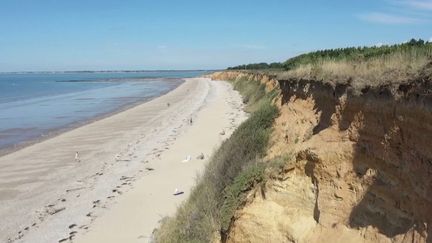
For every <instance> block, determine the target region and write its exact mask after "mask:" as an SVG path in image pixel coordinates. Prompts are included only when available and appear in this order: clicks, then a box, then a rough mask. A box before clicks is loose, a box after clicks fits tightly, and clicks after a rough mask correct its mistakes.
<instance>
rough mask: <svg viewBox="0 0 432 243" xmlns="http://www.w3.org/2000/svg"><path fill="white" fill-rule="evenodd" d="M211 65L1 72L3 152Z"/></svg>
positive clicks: (143, 97)
mask: <svg viewBox="0 0 432 243" xmlns="http://www.w3.org/2000/svg"><path fill="white" fill-rule="evenodd" d="M206 73H208V72H207V71H127V72H124V71H123V72H38V73H0V152H5V151H11V150H13V149H17V148H20V147H22V146H25V145H27V144H30V143H32V142H35V141H40V140H42V139H44V138H47V137H49V136H52V135H55V134H58V133H60V132H61V131H65V130H68V129H72V128H75V127H78V126H80V125H83V124H86V123H89V122H90V121H93V120H95V119H98V118H100V117H104V116H107V115H110V114H113V113H115V112H118V111H121V110H124V109H126V108H129V107H133V106H134V105H136V104H139V103H142V102H145V101H148V100H150V99H153V98H155V97H158V96H161V95H163V94H165V93H167V92H169V91H170V90H172V89H174V88H176V87H177V86H179V85H180V84H181V83H182V82H183V80H182V79H183V78H190V77H197V76H200V75H203V74H206Z"/></svg>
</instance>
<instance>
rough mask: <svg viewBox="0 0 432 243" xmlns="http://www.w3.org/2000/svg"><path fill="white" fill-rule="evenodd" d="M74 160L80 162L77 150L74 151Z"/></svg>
mask: <svg viewBox="0 0 432 243" xmlns="http://www.w3.org/2000/svg"><path fill="white" fill-rule="evenodd" d="M75 162H80V159H79V153H78V152H76V153H75Z"/></svg>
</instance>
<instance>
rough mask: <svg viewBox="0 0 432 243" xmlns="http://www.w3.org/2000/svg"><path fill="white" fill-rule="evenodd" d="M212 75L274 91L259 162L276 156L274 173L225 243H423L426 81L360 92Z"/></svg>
mask: <svg viewBox="0 0 432 243" xmlns="http://www.w3.org/2000/svg"><path fill="white" fill-rule="evenodd" d="M216 75H217V76H215V77H214V78H215V79H231V80H232V79H236V78H239V77H242V78H243V79H245V80H247V79H250V78H253V79H259V80H261V82H263V83H268V88H269V89H273V88H277V89H280V93H281V95H280V96H279V97H278V98H277V99H276V100H275V102H276V103H277V104H278V106H279V108H280V116H279V117H278V118H277V120H276V122H275V125H274V132H273V135H272V146H271V148H270V150H269V151H268V155H267V158H268V159H269V160H271V159H273V158H278V157H279V158H283V160H284V164H283V169H281V170H280V171H279V172H278V173H276V174H275V173H273V174H271V175H270V178H271V179H269V180H268V181H267V182H266V184H265V185H264V190H262V188H261V189H257V190H253V191H251V192H250V193H249V195H248V200H247V203H246V205H245V206H244V207H242V208H241V209H239V210H238V211H237V212H236V215H235V218H234V220H233V223H232V226H231V228H230V233H229V237H228V239H227V241H229V242H432V222H431V221H432V81H431V80H430V79H429V78H427V77H425V78H419V79H417V80H412V81H407V82H405V83H403V84H387V85H381V86H377V87H367V86H366V87H362V88H361V89H359V88H353V87H352V86H351V85H350V84H349V83H346V84H343V83H342V84H331V83H323V82H321V81H314V80H277V79H276V78H275V77H269V76H266V75H263V74H247V73H244V72H222V73H218V74H216ZM275 80H276V81H277V83H276V84H275Z"/></svg>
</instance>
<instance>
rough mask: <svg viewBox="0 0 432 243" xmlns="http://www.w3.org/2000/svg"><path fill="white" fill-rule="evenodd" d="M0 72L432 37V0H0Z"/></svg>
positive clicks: (278, 55)
mask: <svg viewBox="0 0 432 243" xmlns="http://www.w3.org/2000/svg"><path fill="white" fill-rule="evenodd" d="M0 33H1V34H0V71H42V70H50V71H51V70H52V71H59V70H113V69H115V70H118V69H213V68H225V67H227V66H231V65H237V64H243V63H252V62H261V61H264V62H273V61H284V60H286V59H287V58H289V57H292V56H294V55H297V54H300V53H303V52H307V51H311V50H316V49H322V48H335V47H345V46H358V45H375V44H379V43H383V44H391V43H398V42H403V41H406V40H408V39H410V38H413V37H414V38H423V39H426V40H429V39H431V38H432V0H333V1H332V0H316V1H289V0H285V1H283V0H266V1H264V0H262V1H256V0H247V1H246V0H245V1H243V0H237V1H235V0H231V1H227V0H218V1H216V0H213V1H205V0H201V1H199V0H182V1H180V0H172V1H164V0H158V1H156V0H152V1H147V0H141V1H138V0H136V1H135V0H122V1H120V0H117V1H114V0H103V1H102V0H73V1H68V0H1V2H0Z"/></svg>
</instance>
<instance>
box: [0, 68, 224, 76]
mask: <svg viewBox="0 0 432 243" xmlns="http://www.w3.org/2000/svg"><path fill="white" fill-rule="evenodd" d="M221 70H223V69H166V70H164V69H160V70H70V71H12V72H0V75H1V74H48V73H153V72H194V71H196V72H216V71H221Z"/></svg>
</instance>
